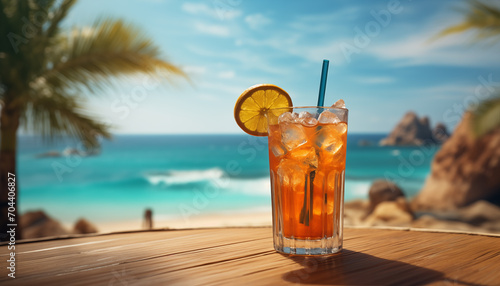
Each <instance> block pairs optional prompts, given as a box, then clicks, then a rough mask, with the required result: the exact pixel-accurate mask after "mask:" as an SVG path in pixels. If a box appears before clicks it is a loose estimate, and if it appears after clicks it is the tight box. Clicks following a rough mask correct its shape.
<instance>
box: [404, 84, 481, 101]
mask: <svg viewBox="0 0 500 286" xmlns="http://www.w3.org/2000/svg"><path fill="white" fill-rule="evenodd" d="M476 86H477V85H459V84H444V85H436V86H430V87H424V88H421V89H412V90H410V91H406V92H407V93H412V94H414V95H415V96H418V97H419V98H422V99H424V98H426V99H445V100H448V99H462V98H464V97H466V96H469V95H471V96H474V94H475V93H474V91H475V88H476Z"/></svg>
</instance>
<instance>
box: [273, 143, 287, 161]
mask: <svg viewBox="0 0 500 286" xmlns="http://www.w3.org/2000/svg"><path fill="white" fill-rule="evenodd" d="M271 152H273V154H274V156H276V157H277V158H279V157H281V156H283V155H285V154H286V149H285V147H284V146H283V145H281V144H278V145H273V146H271Z"/></svg>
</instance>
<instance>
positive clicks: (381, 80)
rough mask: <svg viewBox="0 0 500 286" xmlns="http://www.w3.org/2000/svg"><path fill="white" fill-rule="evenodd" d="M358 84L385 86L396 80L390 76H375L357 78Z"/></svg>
mask: <svg viewBox="0 0 500 286" xmlns="http://www.w3.org/2000/svg"><path fill="white" fill-rule="evenodd" d="M354 80H355V81H356V82H359V83H365V84H385V83H392V82H395V81H396V79H395V78H393V77H388V76H373V77H356V78H354Z"/></svg>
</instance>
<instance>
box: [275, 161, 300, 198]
mask: <svg viewBox="0 0 500 286" xmlns="http://www.w3.org/2000/svg"><path fill="white" fill-rule="evenodd" d="M306 171H307V170H305V169H303V168H302V167H301V166H300V165H299V164H297V162H296V161H295V160H292V159H288V158H285V159H283V160H281V162H280V163H279V165H278V177H279V178H280V180H281V183H282V185H283V186H286V185H291V186H298V185H300V184H302V185H303V184H304V183H305V174H306ZM294 189H298V190H303V188H294Z"/></svg>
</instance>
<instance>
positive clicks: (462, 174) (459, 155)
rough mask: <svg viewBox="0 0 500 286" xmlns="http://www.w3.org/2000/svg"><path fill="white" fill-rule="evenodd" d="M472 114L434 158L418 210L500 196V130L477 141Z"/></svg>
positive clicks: (415, 205)
mask: <svg viewBox="0 0 500 286" xmlns="http://www.w3.org/2000/svg"><path fill="white" fill-rule="evenodd" d="M471 117H472V115H471V114H470V113H466V114H465V115H464V117H463V119H462V122H461V123H460V124H459V125H458V126H457V127H456V130H455V132H453V134H452V135H451V137H450V138H449V139H448V140H447V141H446V142H445V143H444V144H443V146H442V147H441V150H439V151H438V152H437V153H436V155H435V156H434V160H433V162H432V166H431V174H430V175H429V177H428V178H427V180H426V182H425V185H424V187H423V189H422V190H421V191H420V193H419V194H418V195H417V196H416V197H415V199H414V200H413V202H412V207H413V208H414V209H435V210H447V209H454V208H457V207H462V206H465V205H468V204H470V203H472V202H475V201H477V200H480V199H492V198H495V199H498V197H500V128H497V129H496V130H493V131H492V132H490V133H488V134H486V135H484V136H483V137H481V138H475V137H474V135H473V132H472V130H471Z"/></svg>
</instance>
